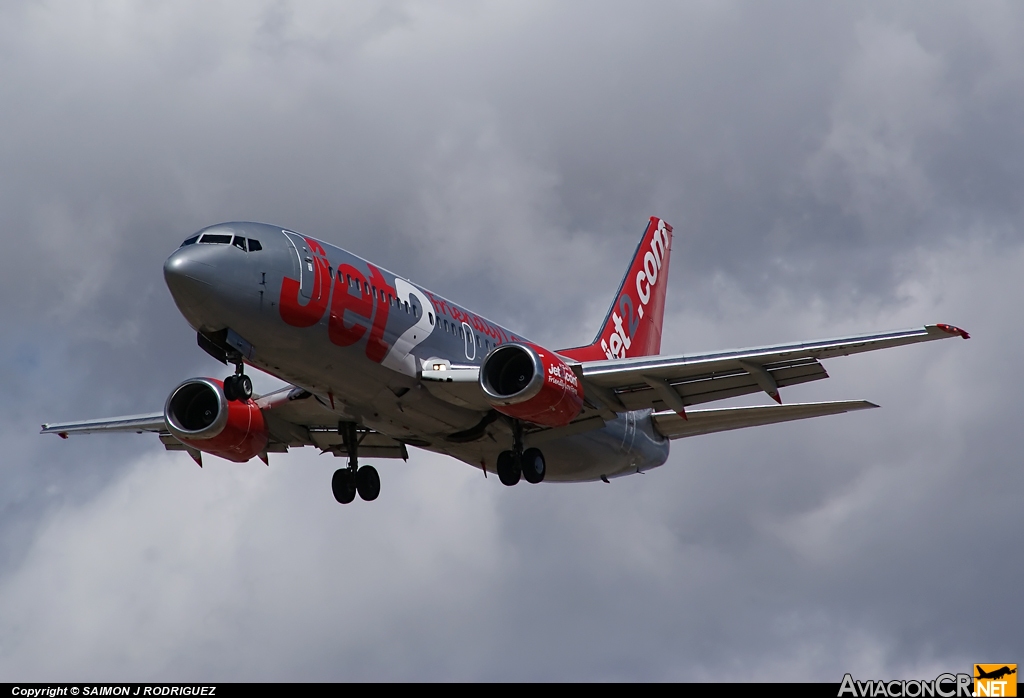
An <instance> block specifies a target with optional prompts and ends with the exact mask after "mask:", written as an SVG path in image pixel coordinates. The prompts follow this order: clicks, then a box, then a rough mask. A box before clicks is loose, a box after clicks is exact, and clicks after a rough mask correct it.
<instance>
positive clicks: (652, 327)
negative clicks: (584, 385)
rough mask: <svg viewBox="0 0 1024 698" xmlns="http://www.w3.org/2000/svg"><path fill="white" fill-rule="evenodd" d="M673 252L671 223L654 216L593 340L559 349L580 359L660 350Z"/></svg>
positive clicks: (585, 359)
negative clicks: (579, 345) (580, 345)
mask: <svg viewBox="0 0 1024 698" xmlns="http://www.w3.org/2000/svg"><path fill="white" fill-rule="evenodd" d="M671 252H672V226H670V225H669V224H668V223H666V222H665V221H663V220H661V219H660V218H655V217H654V216H651V222H650V223H648V225H647V230H645V231H644V236H643V238H641V240H640V244H639V245H638V246H637V248H636V252H635V253H634V254H633V261H632V262H630V265H629V270H628V271H627V272H626V275H625V276H624V277H623V279H622V283H621V284H620V285H619V291H618V293H616V294H615V300H613V301H612V305H611V307H610V308H609V309H608V316H607V317H606V318H605V321H604V324H603V325H602V327H601V331H600V332H599V333H598V334H597V337H596V338H595V339H594V342H593V344H590V345H588V346H585V347H574V348H572V349H563V350H562V351H559V352H558V353H559V354H562V355H563V356H567V357H569V358H572V359H576V360H577V361H597V360H602V359H615V358H619V359H625V358H627V357H631V356H652V355H654V354H658V353H659V352H660V351H661V324H662V321H663V319H664V317H665V289H666V288H667V287H668V259H669V255H670V253H671Z"/></svg>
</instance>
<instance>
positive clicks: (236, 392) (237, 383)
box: [224, 359, 252, 402]
mask: <svg viewBox="0 0 1024 698" xmlns="http://www.w3.org/2000/svg"><path fill="white" fill-rule="evenodd" d="M224 397H226V398H227V399H228V400H229V401H230V400H238V401H239V402H248V400H249V399H250V398H251V397H252V379H251V378H249V376H247V375H245V364H244V363H242V360H241V359H239V360H238V361H236V362H235V375H233V376H228V377H227V378H225V379H224Z"/></svg>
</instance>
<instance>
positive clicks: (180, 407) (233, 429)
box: [164, 378, 269, 463]
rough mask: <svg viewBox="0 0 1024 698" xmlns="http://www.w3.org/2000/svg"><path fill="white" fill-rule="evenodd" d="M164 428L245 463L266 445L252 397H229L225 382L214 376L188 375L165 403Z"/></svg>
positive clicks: (264, 427)
mask: <svg viewBox="0 0 1024 698" xmlns="http://www.w3.org/2000/svg"><path fill="white" fill-rule="evenodd" d="M164 419H165V420H166V422H167V428H168V430H169V431H170V432H171V434H173V435H174V437H175V438H176V439H178V440H179V441H181V442H182V443H183V444H185V445H186V446H191V447H192V448H196V449H198V450H200V451H203V452H205V453H210V454H212V455H214V456H220V457H221V458H226V459H228V460H231V461H235V462H236V463H244V462H246V461H247V460H249V459H250V458H252V457H253V456H256V455H259V454H260V453H262V452H263V450H264V449H266V447H267V440H268V439H269V435H268V433H267V425H266V422H265V421H264V419H263V412H261V411H260V408H259V407H257V406H256V403H255V402H253V401H252V400H247V401H245V402H242V401H240V400H228V399H227V398H226V397H225V395H224V384H223V383H222V382H221V381H219V380H215V379H213V378H190V379H189V380H187V381H185V382H184V383H182V384H181V385H179V386H178V387H177V388H175V389H174V390H173V391H172V392H171V395H170V397H168V398H167V404H166V405H165V406H164Z"/></svg>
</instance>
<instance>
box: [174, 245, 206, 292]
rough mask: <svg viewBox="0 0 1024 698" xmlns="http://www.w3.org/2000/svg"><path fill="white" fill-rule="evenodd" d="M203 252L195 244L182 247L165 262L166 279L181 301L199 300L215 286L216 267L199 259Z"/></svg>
mask: <svg viewBox="0 0 1024 698" xmlns="http://www.w3.org/2000/svg"><path fill="white" fill-rule="evenodd" d="M201 252H202V251H197V250H196V249H195V246H194V245H193V246H190V247H182V248H181V249H179V250H177V251H175V252H174V254H172V255H171V256H170V257H168V258H167V261H166V262H164V281H165V282H166V283H167V288H168V289H169V290H170V292H171V295H172V296H174V299H175V300H176V301H178V302H179V303H186V304H192V303H194V302H197V301H199V300H201V297H202V296H203V295H204V294H205V293H208V292H209V291H210V290H211V289H212V287H213V276H214V267H213V266H212V265H210V264H207V263H206V262H205V261H201V260H200V259H198V257H200V256H202V254H201Z"/></svg>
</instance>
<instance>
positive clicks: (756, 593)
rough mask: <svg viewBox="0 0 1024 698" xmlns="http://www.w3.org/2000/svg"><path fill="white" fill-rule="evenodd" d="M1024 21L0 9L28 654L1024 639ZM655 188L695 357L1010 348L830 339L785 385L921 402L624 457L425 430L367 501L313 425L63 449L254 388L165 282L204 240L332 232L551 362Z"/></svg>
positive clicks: (148, 5) (603, 299)
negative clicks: (800, 375) (228, 225)
mask: <svg viewBox="0 0 1024 698" xmlns="http://www.w3.org/2000/svg"><path fill="white" fill-rule="evenodd" d="M1022 32H1024V7H1022V6H1021V5H1020V4H1019V3H1013V2H979V3H970V4H966V3H952V2H900V3H888V2H863V3H814V2H785V1H783V0H780V1H778V2H772V3H763V2H730V1H726V0H719V1H715V2H678V1H672V2H635V3H628V4H626V3H612V2H599V1H597V0H591V1H589V2H586V3H583V2H569V1H566V2H561V3H548V2H536V1H532V0H520V1H518V2H514V3H512V2H504V3H502V2H489V1H484V0H480V1H474V0H450V1H438V2H433V3H417V2H408V1H395V2H383V1H382V2H359V1H356V0H352V1H350V2H346V3H333V2H316V1H314V0H310V1H309V2H301V3H300V2H288V1H286V0H248V1H246V2H240V1H234V2H233V1H228V0H225V1H222V2H217V1H213V2H211V1H208V0H207V1H204V2H192V1H189V0H176V1H175V2H168V1H157V0H154V1H152V2H145V3H131V2H124V1H123V0H93V1H92V2H88V3H82V2H28V1H27V0H9V1H8V2H5V3H3V4H0V240H2V245H3V253H2V254H0V295H2V298H3V299H4V300H3V302H2V303H0V444H2V455H0V478H2V481H3V483H4V484H3V487H0V680H3V681H71V680H78V681H82V680H94V681H117V680H136V681H306V680H309V681H358V680H428V681H446V680H458V681H461V680H482V681H520V680H523V681H525V680H544V681H552V680H553V681H580V680H582V681H677V680H683V681H715V680H723V679H726V680H747V681H773V680H813V681H829V682H838V681H839V680H841V678H842V676H843V674H844V673H846V672H851V673H853V675H854V676H855V677H856V678H858V679H867V678H872V679H876V678H882V679H889V678H906V679H913V678H925V679H928V678H934V676H935V675H936V674H938V673H940V672H944V671H951V672H962V671H969V670H970V669H971V666H970V665H971V664H972V663H974V662H1021V661H1024V641H1022V640H1021V635H1020V630H1019V629H1020V627H1021V625H1022V621H1024V612H1022V610H1021V609H1022V605H1021V599H1020V589H1021V588H1022V582H1024V566H1022V564H1021V562H1020V561H1019V560H1018V553H1019V551H1020V535H1021V532H1022V531H1024V514H1022V513H1021V512H1022V511H1024V509H1022V508H1021V507H1020V505H1019V500H1020V495H1021V493H1022V492H1024V468H1022V462H1021V453H1022V451H1024V449H1022V446H1024V443H1022V441H1021V438H1022V437H1021V434H1022V431H1021V428H1020V417H1021V407H1020V395H1021V393H1022V390H1024V374H1022V372H1021V364H1020V361H1019V359H1018V347H1020V346H1021V344H1022V341H1024V327H1022V324H1021V323H1020V322H1019V318H1020V311H1019V306H1020V299H1021V296H1022V291H1024V235H1022V229H1024V197H1022V193H1021V192H1022V191H1024V127H1022V124H1024V43H1022V42H1021V41H1020V36H1021V34H1022ZM651 215H657V216H660V217H663V218H664V219H666V220H667V221H668V222H669V223H671V224H672V225H673V226H674V229H675V237H674V246H673V252H674V254H673V257H672V261H671V273H670V279H671V284H670V286H669V289H668V297H667V307H666V314H665V329H664V337H663V344H662V351H663V353H684V352H694V351H703V350H714V349H726V348H733V347H743V346H756V345H760V344H769V343H775V342H784V341H796V340H811V339H819V338H827V337H833V336H841V335H843V334H847V333H858V332H870V331H876V330H889V329H902V328H907V327H915V326H921V325H924V324H928V323H935V322H947V323H952V324H955V325H958V326H961V327H964V328H965V329H967V330H968V331H969V332H970V333H971V335H972V339H971V340H970V341H969V342H963V341H961V340H959V339H956V340H951V341H945V342H937V343H930V344H925V345H919V346H911V347H903V348H898V349H893V350H888V351H884V352H878V353H873V354H869V355H860V356H854V357H848V358H838V359H833V360H830V361H828V362H826V363H825V367H826V369H827V370H828V371H829V373H830V375H831V380H828V381H819V382H816V383H813V384H808V385H804V386H796V387H792V388H789V389H787V390H786V391H784V392H783V399H784V400H786V401H787V402H797V401H808V400H836V399H867V400H871V401H873V402H875V403H877V404H879V405H881V406H882V409H878V410H868V411H865V412H859V413H856V414H849V415H842V416H835V417H825V418H820V419H816V420H809V421H804V422H797V423H790V424H784V425H776V426H770V427H760V428H756V429H748V430H743V431H737V432H731V433H725V434H716V435H710V436H703V437H697V438H693V439H685V440H681V441H677V442H675V443H674V444H673V447H672V453H671V456H670V457H669V460H668V462H667V463H666V464H665V465H664V466H663V467H661V468H659V469H656V470H653V471H651V472H648V473H646V474H644V475H643V476H639V475H638V476H633V477H627V478H621V479H618V480H615V481H613V482H612V483H611V484H603V483H586V484H575V485H555V484H548V485H542V486H539V487H532V486H530V487H523V486H520V487H516V488H505V487H503V486H501V485H500V483H498V481H497V478H493V477H492V478H487V479H484V478H483V477H482V475H481V473H480V471H479V470H474V469H472V468H469V467H467V466H465V465H463V464H461V463H459V462H456V461H454V460H451V459H446V458H443V457H440V456H438V455H435V454H430V453H427V452H423V451H419V450H416V449H411V452H410V459H409V461H408V462H407V463H404V462H401V461H382V462H380V463H375V465H376V466H377V467H378V469H379V471H380V474H381V479H382V482H383V486H382V494H381V496H380V498H379V499H378V500H377V501H376V502H374V503H372V504H367V503H364V502H356V503H355V504H353V505H349V506H345V507H342V506H339V505H338V504H337V503H336V502H335V501H334V499H333V497H332V496H331V491H330V484H329V483H330V479H331V474H332V473H333V471H334V469H335V468H336V467H338V462H337V461H335V460H334V459H332V458H331V457H330V456H320V455H318V454H317V453H316V452H315V451H312V450H311V449H300V450H295V451H293V452H292V453H290V454H288V455H284V456H278V455H275V456H273V457H272V459H271V465H270V467H266V466H264V465H263V464H262V463H260V462H259V461H256V460H254V461H253V462H252V463H248V464H235V463H229V462H227V461H218V460H217V459H214V458H208V459H206V467H204V468H203V469H199V468H197V467H196V466H195V464H194V463H193V462H192V460H191V459H190V458H189V457H188V456H187V455H185V454H183V453H173V452H165V451H164V450H163V449H162V447H161V445H160V444H159V442H158V441H157V440H156V439H155V437H152V436H136V435H111V436H86V437H79V438H75V439H71V440H68V441H62V440H60V439H56V438H53V437H43V436H40V435H39V434H38V429H39V425H40V424H41V423H43V422H53V421H62V420H71V419H78V418H98V417H106V416H114V415H120V414H136V413H142V412H150V411H155V410H159V409H160V408H161V407H162V405H163V403H164V400H165V399H166V396H167V394H168V393H169V391H170V390H171V389H172V388H173V387H174V386H175V385H177V384H178V383H179V382H180V381H182V380H184V379H186V378H188V377H192V376H202V375H209V376H214V377H220V376H221V374H223V373H224V368H223V367H222V366H221V365H220V364H218V363H216V362H214V361H213V360H212V359H210V358H209V357H208V356H206V355H205V354H204V353H203V352H202V351H201V350H200V349H199V348H198V347H197V346H196V344H195V336H194V333H193V332H192V331H191V330H190V329H189V327H188V325H187V323H186V322H185V320H184V319H183V318H182V317H181V316H180V315H179V314H178V312H177V310H176V308H175V307H174V304H173V302H172V300H171V297H170V294H169V293H168V291H167V289H166V287H165V285H164V283H163V279H162V273H161V265H162V263H163V261H164V259H166V257H167V256H168V255H169V254H170V253H171V252H172V251H173V250H174V249H175V248H176V247H177V246H178V244H180V241H181V240H183V239H184V238H185V237H188V236H189V234H191V233H192V232H194V231H195V230H198V229H199V228H202V227H204V226H206V225H211V224H213V223H217V222H222V221H230V220H257V221H263V222H268V223H274V224H278V225H282V226H287V227H289V228H291V229H294V230H298V231H301V232H302V233H304V234H307V235H311V236H314V237H318V238H321V239H324V240H327V241H330V242H331V243H334V244H337V245H339V246H342V247H344V248H346V249H348V250H350V251H352V252H354V253H356V254H358V255H360V256H362V257H365V258H369V259H371V260H374V261H375V262H377V263H379V264H381V265H382V266H384V267H386V268H388V269H391V270H392V271H394V272H396V273H399V274H401V275H403V276H406V277H408V278H410V279H412V280H413V281H415V282H417V283H419V284H421V285H424V286H426V287H428V288H430V289H431V290H433V291H436V292H438V293H441V294H443V295H445V296H447V297H449V298H451V299H453V300H455V301H457V302H460V303H463V304H465V305H467V306H469V307H470V308H471V309H472V310H474V311H475V312H478V313H480V314H483V315H486V316H488V317H489V318H491V319H493V320H495V321H497V322H500V323H502V324H504V325H506V326H508V327H510V328H513V329H514V330H515V331H517V332H521V333H523V334H525V335H526V336H529V337H531V338H533V339H534V340H536V341H538V342H540V343H542V344H544V345H545V346H549V347H553V348H557V347H565V346H573V345H576V344H579V343H582V342H585V341H589V340H590V338H592V337H593V335H594V334H595V332H596V330H597V328H598V325H599V323H600V321H601V319H602V317H603V315H604V311H605V309H606V308H607V305H608V303H609V302H610V300H611V296H612V295H613V294H614V292H615V289H616V288H617V287H618V283H619V280H620V278H621V275H622V273H623V272H624V270H625V268H626V265H627V262H628V260H629V256H630V254H631V253H632V251H633V249H634V247H635V245H636V242H637V240H638V239H639V237H640V235H641V233H642V232H643V229H644V225H645V223H646V221H647V218H648V217H649V216H651ZM254 382H255V383H256V389H257V391H260V390H266V389H269V388H270V387H273V386H275V385H277V383H276V382H275V380H274V379H273V378H271V377H268V376H256V377H255V381H254ZM766 400H767V397H766V396H759V397H758V396H754V397H753V398H749V399H748V400H747V402H746V403H744V404H759V403H763V402H765V401H766ZM1014 502H1018V503H1017V504H1014Z"/></svg>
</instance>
